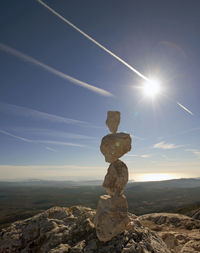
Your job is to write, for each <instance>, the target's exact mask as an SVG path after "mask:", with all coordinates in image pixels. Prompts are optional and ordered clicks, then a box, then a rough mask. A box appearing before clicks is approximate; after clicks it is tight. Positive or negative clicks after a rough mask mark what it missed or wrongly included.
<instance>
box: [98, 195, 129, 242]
mask: <svg viewBox="0 0 200 253" xmlns="http://www.w3.org/2000/svg"><path fill="white" fill-rule="evenodd" d="M128 223H129V218H128V204H127V201H126V197H125V196H124V195H122V196H114V197H111V196H109V195H103V196H100V199H99V202H98V206H97V213H96V218H95V227H96V233H97V237H98V238H99V240H100V241H103V242H107V241H109V240H111V239H112V238H113V237H114V236H116V235H118V234H121V233H122V232H124V231H125V229H126V228H127V225H128Z"/></svg>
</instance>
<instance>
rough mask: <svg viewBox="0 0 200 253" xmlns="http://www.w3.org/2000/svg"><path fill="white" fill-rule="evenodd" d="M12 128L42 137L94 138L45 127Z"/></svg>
mask: <svg viewBox="0 0 200 253" xmlns="http://www.w3.org/2000/svg"><path fill="white" fill-rule="evenodd" d="M13 130H17V131H19V132H23V133H27V134H29V135H31V136H43V137H51V138H62V139H78V140H91V139H95V137H92V136H88V135H83V134H76V133H69V132H64V131H58V130H51V129H46V128H25V127H17V128H16V127H15V128H13Z"/></svg>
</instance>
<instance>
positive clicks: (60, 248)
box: [0, 206, 189, 253]
mask: <svg viewBox="0 0 200 253" xmlns="http://www.w3.org/2000/svg"><path fill="white" fill-rule="evenodd" d="M95 213H96V212H95V211H94V210H92V209H90V208H86V207H81V206H74V207H71V208H64V207H53V208H51V209H49V210H47V211H45V212H43V213H41V214H38V215H36V216H34V217H32V218H29V219H26V220H23V221H17V222H15V223H13V224H11V225H10V226H9V227H7V228H4V229H2V230H1V231H0V253H39V252H40V253H41V252H42V253H69V252H70V253H144V252H145V253H153V252H154V253H170V251H169V250H168V249H167V247H166V245H165V243H164V242H163V240H162V239H161V238H160V237H159V236H158V235H157V234H156V233H155V232H152V231H150V230H149V229H148V228H145V227H143V226H142V225H141V223H140V222H139V221H137V219H136V217H135V215H132V214H129V218H130V220H131V222H130V227H129V230H126V231H124V232H123V233H121V234H120V235H118V236H116V237H114V238H113V239H112V240H111V241H109V242H106V243H104V242H100V241H99V240H98V238H97V236H96V231H95V228H94V219H95ZM188 253H189V252H188Z"/></svg>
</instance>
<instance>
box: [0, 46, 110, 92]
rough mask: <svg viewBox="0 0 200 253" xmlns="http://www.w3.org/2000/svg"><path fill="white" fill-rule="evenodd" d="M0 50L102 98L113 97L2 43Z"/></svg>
mask: <svg viewBox="0 0 200 253" xmlns="http://www.w3.org/2000/svg"><path fill="white" fill-rule="evenodd" d="M0 50H2V51H4V52H6V53H8V54H11V55H14V56H16V57H17V58H20V59H22V60H24V61H27V62H30V63H32V64H34V65H37V66H39V67H41V68H43V69H45V70H46V71H48V72H51V73H53V74H55V75H57V76H59V77H61V78H63V79H65V80H67V81H70V82H71V83H74V84H76V85H79V86H81V87H84V88H86V89H88V90H91V91H93V92H95V93H98V94H100V95H102V96H109V97H111V96H113V94H111V93H110V92H108V91H106V90H104V89H101V88H98V87H96V86H94V85H91V84H88V83H86V82H83V81H80V80H78V79H76V78H74V77H72V76H69V75H67V74H64V73H63V72H61V71H58V70H57V69H54V68H52V67H50V66H48V65H46V64H44V63H42V62H40V61H38V60H36V59H34V58H33V57H30V56H28V55H25V54H24V53H22V52H20V51H18V50H16V49H13V48H11V47H9V46H7V45H5V44H3V43H0Z"/></svg>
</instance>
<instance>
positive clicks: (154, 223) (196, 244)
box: [138, 213, 200, 253]
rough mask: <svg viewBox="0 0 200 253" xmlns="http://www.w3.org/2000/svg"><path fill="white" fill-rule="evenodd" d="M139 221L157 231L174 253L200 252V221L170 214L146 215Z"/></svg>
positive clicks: (139, 218)
mask: <svg viewBox="0 0 200 253" xmlns="http://www.w3.org/2000/svg"><path fill="white" fill-rule="evenodd" d="M197 217H198V216H197ZM138 220H139V221H140V222H141V223H142V224H143V226H147V227H149V228H150V229H151V230H153V231H156V232H157V233H158V235H159V236H160V237H161V238H162V239H163V241H164V242H165V243H166V245H167V247H168V248H169V249H170V251H171V252H172V253H190V252H192V253H199V252H200V220H198V219H193V218H190V217H188V216H185V215H181V214H169V213H154V214H146V215H142V216H140V217H138Z"/></svg>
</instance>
